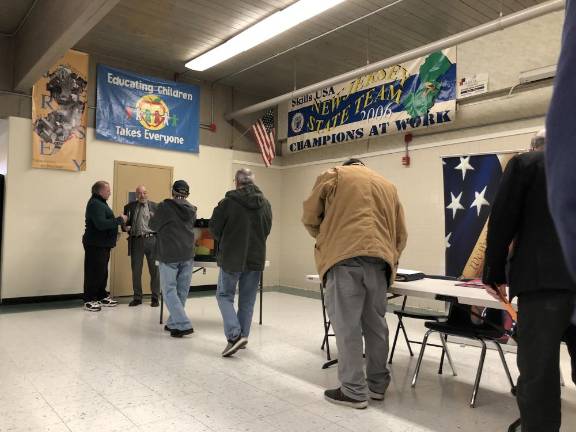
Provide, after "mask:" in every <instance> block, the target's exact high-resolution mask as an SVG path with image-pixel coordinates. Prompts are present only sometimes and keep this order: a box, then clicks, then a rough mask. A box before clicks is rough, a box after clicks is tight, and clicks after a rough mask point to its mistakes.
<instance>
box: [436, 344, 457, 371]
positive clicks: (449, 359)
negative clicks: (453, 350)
mask: <svg viewBox="0 0 576 432" xmlns="http://www.w3.org/2000/svg"><path fill="white" fill-rule="evenodd" d="M445 336H446V335H440V341H442V346H443V347H444V348H443V349H444V352H445V353H446V358H448V363H450V369H452V375H454V376H458V373H457V372H456V368H455V367H454V362H453V361H452V356H451V355H450V351H449V350H448V344H447V343H446V339H445V338H444V337H445Z"/></svg>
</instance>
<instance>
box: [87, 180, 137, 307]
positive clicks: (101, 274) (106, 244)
mask: <svg viewBox="0 0 576 432" xmlns="http://www.w3.org/2000/svg"><path fill="white" fill-rule="evenodd" d="M108 198H110V184H109V183H108V182H105V181H102V180H101V181H98V182H96V183H94V185H93V186H92V196H91V197H90V200H88V204H87V205H86V229H85V231H84V236H83V237H82V244H83V245H84V309H85V310H87V311H90V312H98V311H100V310H101V307H102V306H106V307H114V306H116V305H118V302H117V301H115V300H112V298H111V297H110V296H109V294H108V293H107V292H106V285H107V283H108V261H109V260H110V249H112V248H113V247H114V246H116V239H117V238H118V226H119V225H121V224H123V223H124V222H126V216H124V215H121V216H118V217H114V213H113V212H112V209H110V207H108V204H107V203H106V200H107V199H108Z"/></svg>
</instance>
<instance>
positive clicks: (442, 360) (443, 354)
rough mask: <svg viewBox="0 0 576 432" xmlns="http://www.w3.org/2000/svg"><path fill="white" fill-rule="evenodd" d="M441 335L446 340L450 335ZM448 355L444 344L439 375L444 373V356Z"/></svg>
mask: <svg viewBox="0 0 576 432" xmlns="http://www.w3.org/2000/svg"><path fill="white" fill-rule="evenodd" d="M441 337H443V338H444V340H446V341H447V340H448V335H441ZM445 357H446V350H445V349H444V346H442V354H441V355H440V365H439V366H438V375H442V373H443V372H444V358H445Z"/></svg>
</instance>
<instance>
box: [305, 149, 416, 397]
mask: <svg viewBox="0 0 576 432" xmlns="http://www.w3.org/2000/svg"><path fill="white" fill-rule="evenodd" d="M302 223H303V224H304V226H305V227H306V229H307V230H308V232H309V233H310V235H311V236H312V237H314V238H315V239H316V246H315V250H314V252H315V258H316V266H317V268H318V272H319V274H320V278H321V280H322V281H323V283H324V286H325V288H326V297H325V298H326V309H327V311H328V316H329V317H330V321H331V323H332V326H333V328H334V333H335V335H336V344H337V346H338V378H339V380H340V382H341V387H340V388H338V389H333V390H326V391H325V392H324V396H325V399H326V400H327V401H329V402H332V403H336V404H339V405H344V406H350V407H353V408H366V407H367V406H368V402H367V399H368V396H370V398H371V399H374V400H383V399H384V393H385V392H386V389H387V388H388V385H389V383H390V372H389V371H388V368H387V366H386V361H387V358H388V326H387V324H386V318H385V313H386V303H387V296H386V291H387V288H388V287H389V286H390V284H391V283H392V281H393V280H394V276H395V273H396V268H397V265H398V259H399V258H400V254H401V253H402V251H403V250H404V247H405V246H406V239H407V233H406V226H405V223H404V212H403V210H402V205H401V204H400V200H399V198H398V194H397V192H396V188H395V186H394V185H393V184H392V183H390V182H388V181H387V180H386V179H384V177H382V176H381V175H379V174H377V173H376V172H374V171H372V170H370V169H368V168H366V167H365V166H364V164H363V163H362V161H360V160H358V159H350V160H348V161H346V162H345V163H344V164H343V166H341V167H335V168H332V169H331V170H328V171H326V172H324V173H322V174H321V175H320V176H319V177H318V179H317V180H316V184H315V185H314V188H313V190H312V194H311V195H310V197H309V198H308V199H307V200H306V201H304V214H303V216H302ZM362 335H364V340H365V343H366V347H365V351H366V374H367V379H366V377H365V376H364V369H363V364H364V362H363V358H362V354H363V344H362Z"/></svg>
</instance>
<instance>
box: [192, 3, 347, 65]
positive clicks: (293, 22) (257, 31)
mask: <svg viewBox="0 0 576 432" xmlns="http://www.w3.org/2000/svg"><path fill="white" fill-rule="evenodd" d="M343 1H344V0H299V1H297V2H296V3H294V4H292V5H290V6H288V7H287V8H286V9H283V10H281V11H279V12H276V13H275V14H274V15H271V16H269V17H268V18H265V19H263V20H262V21H259V22H257V23H256V24H254V25H253V26H251V27H249V28H247V29H246V30H244V31H243V32H242V33H240V34H238V35H236V36H234V37H233V38H232V39H230V40H228V41H226V42H224V43H223V44H222V45H218V46H217V47H216V48H213V49H211V50H210V51H208V52H206V53H204V54H202V55H201V56H199V57H196V58H195V59H192V60H190V61H189V62H188V63H186V67H187V68H189V69H192V70H196V71H204V70H206V69H209V68H211V67H212V66H214V65H217V64H218V63H221V62H223V61H225V60H228V59H229V58H232V57H234V56H236V55H238V54H240V53H242V52H244V51H247V50H249V49H250V48H253V47H255V46H256V45H259V44H261V43H262V42H265V41H267V40H268V39H271V38H273V37H274V36H277V35H279V34H280V33H283V32H285V31H286V30H288V29H290V28H292V27H294V26H297V25H298V24H300V23H302V22H304V21H306V20H308V19H310V18H312V17H314V16H316V15H318V14H321V13H322V12H324V11H325V10H328V9H330V8H332V7H334V6H336V5H337V4H339V3H342V2H343Z"/></svg>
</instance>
